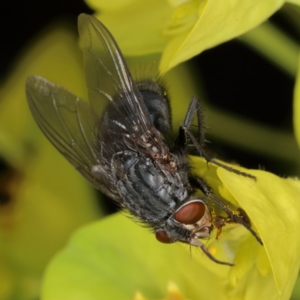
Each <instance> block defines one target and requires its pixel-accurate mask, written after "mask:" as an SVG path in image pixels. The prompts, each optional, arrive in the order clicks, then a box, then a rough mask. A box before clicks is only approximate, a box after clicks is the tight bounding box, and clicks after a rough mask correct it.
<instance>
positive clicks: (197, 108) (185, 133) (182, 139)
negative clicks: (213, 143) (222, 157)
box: [173, 96, 256, 180]
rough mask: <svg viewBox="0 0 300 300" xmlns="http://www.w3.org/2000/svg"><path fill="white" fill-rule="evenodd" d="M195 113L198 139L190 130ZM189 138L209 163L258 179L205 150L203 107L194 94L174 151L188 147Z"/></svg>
mask: <svg viewBox="0 0 300 300" xmlns="http://www.w3.org/2000/svg"><path fill="white" fill-rule="evenodd" d="M195 114H197V119H198V140H197V139H196V138H195V137H194V135H193V134H192V133H191V132H190V130H189V129H190V127H191V125H192V121H193V119H194V117H195ZM188 138H189V139H190V140H191V141H192V143H193V145H194V146H195V147H196V149H197V151H198V153H199V154H200V156H202V157H204V158H205V160H206V161H207V162H208V163H209V162H210V163H213V164H215V165H217V166H219V167H222V168H224V169H225V170H228V171H230V172H233V173H236V174H238V175H242V176H245V177H249V178H252V179H254V180H256V177H255V176H253V175H250V174H248V173H245V172H242V171H239V170H237V169H234V168H232V167H229V166H227V165H225V164H223V163H221V162H219V161H217V160H215V159H213V158H212V157H210V156H209V155H208V154H207V153H206V152H205V151H204V145H205V142H206V140H205V128H204V122H203V115H202V108H201V105H200V102H199V100H198V98H197V97H196V96H194V97H193V98H192V100H191V102H190V105H189V108H188V111H187V114H186V116H185V119H184V122H183V124H182V126H180V128H179V133H178V136H177V139H176V140H175V144H174V149H173V150H174V151H183V150H184V149H185V148H186V145H187V139H188Z"/></svg>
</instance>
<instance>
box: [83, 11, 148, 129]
mask: <svg viewBox="0 0 300 300" xmlns="http://www.w3.org/2000/svg"><path fill="white" fill-rule="evenodd" d="M78 30H79V35H80V43H81V47H82V49H83V53H84V62H85V75H86V83H87V87H88V92H89V102H90V104H91V106H92V107H93V110H94V111H95V112H96V114H97V115H98V116H102V113H103V110H104V109H105V107H106V105H107V104H108V103H109V102H112V103H114V102H116V105H114V112H115V115H116V118H117V119H118V120H122V123H123V124H124V126H125V127H126V128H127V130H129V132H133V131H135V132H136V130H139V131H140V132H141V134H142V133H145V132H146V131H147V130H149V129H150V128H151V127H152V123H151V121H150V117H149V114H148V111H147V109H146V106H145V104H144V102H143V100H142V97H141V95H140V93H139V91H138V88H137V87H136V84H135V83H134V81H133V79H132V77H131V74H130V72H129V70H128V68H127V65H126V63H125V61H124V58H123V56H122V53H121V51H120V49H119V47H118V45H117V43H116V41H115V40H114V38H113V36H112V35H111V34H110V32H109V31H108V30H107V29H106V28H105V26H104V25H103V24H102V23H101V22H100V21H98V20H97V19H96V18H94V17H92V16H89V15H85V14H81V15H80V16H79V18H78ZM117 102H121V103H122V105H120V103H117Z"/></svg>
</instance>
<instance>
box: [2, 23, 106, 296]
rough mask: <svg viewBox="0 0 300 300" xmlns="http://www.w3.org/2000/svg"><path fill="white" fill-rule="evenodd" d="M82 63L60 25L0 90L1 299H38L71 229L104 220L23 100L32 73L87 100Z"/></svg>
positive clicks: (93, 198) (33, 47)
mask: <svg viewBox="0 0 300 300" xmlns="http://www.w3.org/2000/svg"><path fill="white" fill-rule="evenodd" d="M81 61H82V58H81V52H80V51H79V50H78V45H77V36H76V34H75V33H74V32H73V31H72V30H70V29H68V28H67V27H65V26H63V25H61V26H57V27H55V28H51V29H49V30H45V31H44V32H43V33H42V34H41V36H40V37H39V38H37V39H36V40H35V41H34V42H33V43H32V45H31V46H30V47H29V48H28V49H27V51H26V52H25V53H24V54H23V55H22V57H21V58H20V60H19V62H18V64H17V65H16V68H15V69H14V72H13V73H12V74H11V75H10V76H9V77H8V78H7V81H6V82H5V83H4V84H3V85H2V86H1V87H0V99H1V102H0V108H1V109H0V158H1V163H2V165H1V171H2V173H1V176H0V281H1V284H0V299H5V300H7V299H33V298H37V297H38V296H39V290H40V282H41V277H42V275H43V272H44V269H45V267H46V265H47V263H48V261H49V260H50V259H51V258H52V256H53V255H54V254H55V253H56V252H57V251H58V250H59V249H61V248H62V247H63V245H64V244H65V242H66V240H67V238H68V237H69V235H70V233H71V232H72V231H73V230H74V229H75V228H77V227H79V226H80V225H82V224H85V223H87V222H89V221H91V220H95V219H96V218H99V217H100V216H101V212H100V210H99V208H98V207H97V203H96V201H97V199H96V196H95V193H94V190H93V188H92V187H91V186H90V185H89V184H88V183H87V182H85V180H84V179H83V178H82V177H81V176H80V175H79V174H78V173H77V172H75V171H74V168H73V167H72V166H70V165H69V163H68V162H67V161H66V160H65V159H64V158H63V157H62V156H61V155H60V154H59V153H58V152H57V151H56V149H54V147H53V146H52V145H51V144H50V143H49V142H48V141H47V140H46V138H45V137H44V136H43V134H42V133H41V132H40V130H39V128H38V127H37V125H36V123H35V121H34V120H33V117H32V115H31V113H30V111H29V108H28V105H27V101H26V97H25V81H26V78H27V77H28V76H29V75H33V74H43V75H44V76H46V77H48V78H53V79H55V80H56V81H57V82H60V83H61V84H64V85H65V86H69V87H70V88H71V89H73V90H76V92H77V93H78V94H79V95H81V96H82V97H84V96H85V87H84V77H83V71H82V67H81ZM62 65H63V66H64V67H63V68H61V66H62Z"/></svg>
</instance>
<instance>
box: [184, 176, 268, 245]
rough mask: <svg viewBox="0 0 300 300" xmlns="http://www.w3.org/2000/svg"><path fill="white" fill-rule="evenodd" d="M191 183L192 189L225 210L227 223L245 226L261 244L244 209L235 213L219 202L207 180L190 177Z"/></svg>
mask: <svg viewBox="0 0 300 300" xmlns="http://www.w3.org/2000/svg"><path fill="white" fill-rule="evenodd" d="M189 181H190V183H191V185H192V187H194V188H196V189H199V190H200V191H202V193H203V194H204V195H205V196H206V197H208V198H209V199H211V200H212V201H213V202H214V203H215V204H216V205H217V206H218V207H219V208H220V209H221V210H223V211H224V212H225V213H226V214H227V215H228V219H226V220H227V222H228V223H238V224H241V225H242V226H244V227H245V228H246V229H247V230H249V231H250V232H251V234H252V235H253V236H254V237H255V239H256V240H257V241H258V242H259V243H260V244H261V245H263V243H262V240H261V239H260V237H259V236H258V235H257V233H256V232H255V231H254V230H253V229H252V228H251V223H250V220H249V218H248V216H247V214H246V212H245V211H244V210H242V209H238V212H237V213H235V212H233V211H231V210H230V209H229V208H228V207H227V206H226V205H225V204H224V203H222V202H221V201H220V200H218V199H217V198H216V197H215V196H214V195H213V193H212V191H211V188H210V187H209V185H208V184H207V183H206V182H205V180H203V179H202V178H200V177H190V178H189ZM225 224H226V223H225V222H224V224H223V225H220V228H221V227H222V226H224V225H225ZM220 228H217V229H218V230H220Z"/></svg>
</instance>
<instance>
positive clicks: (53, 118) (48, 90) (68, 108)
mask: <svg viewBox="0 0 300 300" xmlns="http://www.w3.org/2000/svg"><path fill="white" fill-rule="evenodd" d="M26 95H27V100H28V104H29V108H30V110H31V112H32V114H33V116H34V118H35V120H36V122H37V124H38V125H39V127H40V128H41V130H42V131H43V133H44V134H45V135H46V136H47V138H48V139H49V140H50V141H51V142H52V144H53V145H54V146H55V147H56V148H57V149H58V150H59V151H60V152H61V153H62V154H63V155H64V156H65V157H66V158H67V159H68V161H69V162H70V163H71V164H72V165H74V166H75V168H76V169H77V170H78V171H79V172H80V173H81V174H82V175H83V176H84V177H85V178H86V179H87V180H89V181H90V182H91V183H92V184H93V185H94V186H95V187H97V188H98V189H101V190H102V191H106V190H107V184H108V180H109V179H108V174H107V172H104V169H103V168H104V167H103V166H101V162H100V161H99V149H98V142H99V141H97V135H96V133H95V130H96V123H97V122H98V121H97V117H96V116H95V114H94V113H93V111H92V110H91V108H90V106H89V104H88V103H87V102H85V101H83V100H81V99H80V98H77V97H76V96H75V95H73V94H72V93H70V92H69V91H68V90H66V89H64V88H62V87H60V86H58V85H56V84H53V83H51V82H49V81H48V80H46V79H44V78H42V77H40V76H31V77H28V79H27V81H26Z"/></svg>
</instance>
